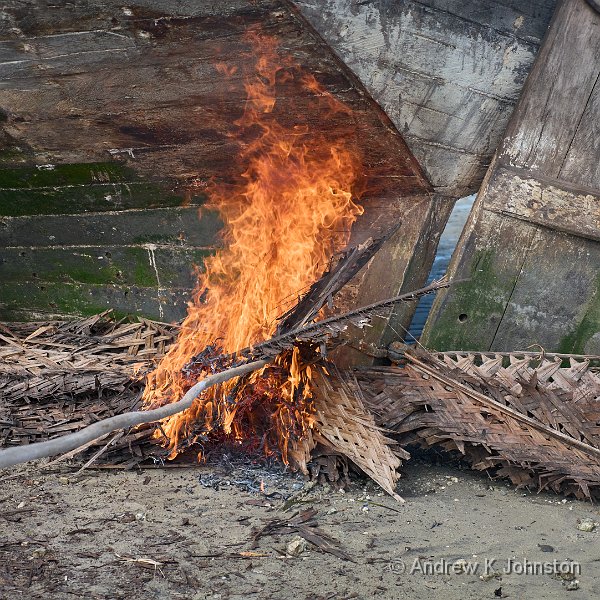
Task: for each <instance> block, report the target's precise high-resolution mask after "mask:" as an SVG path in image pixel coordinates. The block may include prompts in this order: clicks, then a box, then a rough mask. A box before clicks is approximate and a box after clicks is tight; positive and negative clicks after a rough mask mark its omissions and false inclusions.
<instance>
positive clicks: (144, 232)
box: [0, 207, 222, 248]
mask: <svg viewBox="0 0 600 600" xmlns="http://www.w3.org/2000/svg"><path fill="white" fill-rule="evenodd" d="M221 227H222V223H221V220H220V219H219V217H218V216H217V215H216V214H215V213H214V212H210V211H202V217H201V218H198V209H197V208H194V207H189V208H185V207H179V208H160V209H145V210H130V211H119V212H113V211H107V212H103V213H93V214H85V215H35V216H31V217H2V218H0V247H11V246H13V247H14V246H21V247H24V248H26V247H29V246H35V247H44V246H93V245H99V244H102V245H106V246H111V245H114V246H128V245H132V244H148V243H150V244H162V245H166V244H172V245H173V246H176V247H177V246H183V245H187V244H189V245H190V246H195V247H198V248H210V247H213V246H215V245H218V244H219V237H218V235H219V234H218V232H219V230H220V229H221Z"/></svg>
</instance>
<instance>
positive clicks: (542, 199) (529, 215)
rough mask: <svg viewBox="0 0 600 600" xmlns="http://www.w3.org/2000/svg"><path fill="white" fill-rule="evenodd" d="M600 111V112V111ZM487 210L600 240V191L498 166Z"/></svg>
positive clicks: (488, 195) (488, 192) (489, 185)
mask: <svg viewBox="0 0 600 600" xmlns="http://www.w3.org/2000/svg"><path fill="white" fill-rule="evenodd" d="M598 114H600V112H599V113H598ZM483 202H484V207H485V208H486V210H490V211H494V212H497V213H499V214H502V215H507V216H511V217H516V218H518V219H523V220H524V221H529V222H530V223H537V224H539V225H543V226H544V227H547V228H550V229H554V230H555V231H562V232H565V233H569V234H571V235H575V236H581V237H585V238H589V239H592V240H595V241H597V242H598V241H600V190H598V189H592V188H589V189H587V190H586V189H584V188H583V187H579V186H574V185H570V184H569V183H567V182H564V181H561V180H558V179H550V178H542V177H540V176H539V175H536V176H535V177H532V176H531V173H530V172H528V171H526V170H519V171H515V169H511V168H506V167H498V169H496V170H495V171H494V174H493V176H492V178H491V180H490V182H489V184H488V189H487V193H486V196H485V198H484V201H483Z"/></svg>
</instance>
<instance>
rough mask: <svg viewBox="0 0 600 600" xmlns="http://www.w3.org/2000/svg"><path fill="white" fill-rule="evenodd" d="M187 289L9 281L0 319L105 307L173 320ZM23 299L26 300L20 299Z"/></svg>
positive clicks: (1, 296)
mask: <svg viewBox="0 0 600 600" xmlns="http://www.w3.org/2000/svg"><path fill="white" fill-rule="evenodd" d="M189 294H190V291H189V289H187V288H186V289H177V288H171V289H166V288H162V287H161V288H158V287H155V288H144V287H136V286H120V285H108V286H107V285H92V284H83V283H63V282H61V283H52V282H40V283H32V282H9V283H6V284H3V285H2V286H0V320H3V321H11V320H15V319H18V318H19V316H29V317H31V318H34V319H36V318H37V319H39V318H40V317H43V318H47V317H48V316H49V315H57V316H59V317H65V316H75V315H93V314H97V313H99V312H101V311H104V310H107V309H109V308H112V309H115V314H116V315H117V316H122V315H126V314H129V315H141V316H145V317H151V318H155V319H159V320H161V321H167V322H168V321H176V320H178V319H180V318H181V317H182V315H184V314H185V307H186V304H187V301H188V299H189ZM24 299H26V302H24Z"/></svg>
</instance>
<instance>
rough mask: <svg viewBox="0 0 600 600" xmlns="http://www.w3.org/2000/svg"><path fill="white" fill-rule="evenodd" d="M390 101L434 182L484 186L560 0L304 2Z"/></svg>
mask: <svg viewBox="0 0 600 600" xmlns="http://www.w3.org/2000/svg"><path fill="white" fill-rule="evenodd" d="M296 4H298V6H299V7H300V9H301V10H302V12H303V14H304V15H305V16H306V18H307V19H308V20H309V21H310V22H311V23H312V24H313V25H314V26H315V28H316V29H317V30H318V31H319V33H320V34H321V35H322V36H323V37H324V38H325V39H326V40H327V42H329V44H330V45H331V46H332V48H333V49H334V51H335V52H336V53H337V54H338V55H339V56H340V57H341V58H342V60H344V62H346V64H348V65H349V66H350V68H351V69H352V70H353V71H354V73H355V74H356V75H357V77H358V78H359V79H360V80H361V81H362V82H363V84H364V85H365V86H366V88H367V89H368V90H369V92H370V93H371V94H372V96H373V97H374V98H375V100H377V101H378V102H379V104H380V105H381V106H382V107H383V108H384V110H385V111H386V113H387V114H388V115H389V116H390V118H391V120H392V121H393V122H394V124H395V125H396V127H397V128H398V129H399V131H401V132H402V134H403V136H404V137H405V139H406V141H407V142H408V144H409V146H410V148H411V150H412V151H413V153H414V154H415V156H416V158H417V159H418V160H419V162H420V164H421V165H422V166H423V167H424V168H425V170H426V172H427V174H428V176H429V179H430V181H431V182H432V183H433V185H434V186H435V187H436V188H438V189H439V190H440V191H443V193H445V194H448V195H466V194H468V193H472V192H474V191H476V190H477V189H478V187H479V184H480V183H481V180H482V179H483V175H484V173H485V169H486V168H487V165H488V164H489V162H490V160H491V157H492V154H493V152H494V150H495V149H496V145H497V143H498V142H499V140H500V137H501V134H502V131H503V130H504V127H505V126H506V123H507V122H508V119H509V116H510V114H511V111H512V109H513V107H514V104H515V102H516V100H517V97H518V94H519V92H520V89H521V87H522V85H523V82H524V80H525V77H526V75H527V72H528V71H529V68H530V66H531V64H532V63H533V59H534V56H535V54H536V52H537V49H538V46H539V43H540V40H541V37H542V36H543V34H544V33H545V30H546V27H547V25H548V22H549V20H550V16H551V13H552V10H553V8H554V4H555V2H554V0H539V1H537V2H527V3H517V2H511V3H508V4H507V3H505V2H503V3H498V2H492V1H485V2H480V1H477V0H469V1H466V2H464V1H458V0H426V1H418V2H417V1H404V2H394V1H391V0H384V1H382V2H376V3H375V2H360V3H356V2H352V1H351V0H325V1H323V0H297V1H296Z"/></svg>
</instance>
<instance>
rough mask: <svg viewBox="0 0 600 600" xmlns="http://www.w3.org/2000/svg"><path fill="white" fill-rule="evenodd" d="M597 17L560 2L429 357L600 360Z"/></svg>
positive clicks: (427, 335)
mask: <svg viewBox="0 0 600 600" xmlns="http://www.w3.org/2000/svg"><path fill="white" fill-rule="evenodd" d="M599 78H600V15H599V14H598V13H597V12H595V11H594V10H593V9H592V8H591V7H590V6H589V5H588V4H587V3H586V2H585V1H584V0H566V1H565V2H563V3H562V4H561V6H560V7H559V9H558V10H557V13H556V15H555V17H554V19H553V22H552V25H551V28H550V31H549V33H548V36H547V38H546V41H545V42H544V46H543V48H542V49H541V50H540V53H539V55H538V58H537V59H536V64H535V66H534V68H533V69H532V72H531V74H530V76H529V78H528V80H527V83H526V85H525V87H524V93H523V97H522V98H521V100H520V101H519V104H518V106H517V109H516V110H515V114H514V115H513V118H512V119H511V122H510V124H509V126H508V128H507V133H506V138H505V139H504V140H503V142H502V144H501V145H500V148H499V150H498V152H497V155H496V158H495V160H494V163H493V165H492V167H491V168H490V171H489V172H488V174H487V176H486V180H485V182H484V184H483V186H482V189H481V191H480V193H479V195H478V198H477V201H476V204H475V207H474V210H473V213H472V215H471V217H470V219H469V222H468V223H467V226H466V228H465V231H464V232H463V236H462V238H461V240H460V242H459V247H458V249H457V252H456V253H455V256H454V257H453V260H452V263H451V265H450V272H451V273H452V274H453V275H454V276H455V277H457V278H458V279H468V281H465V282H464V283H460V284H458V285H457V286H456V287H455V288H454V289H451V290H449V291H448V292H447V293H444V292H442V293H441V294H440V296H439V297H438V298H437V299H436V302H435V303H434V307H433V310H432V315H431V317H430V319H429V321H428V324H427V326H426V328H425V332H424V336H423V340H424V342H425V343H426V344H428V345H429V346H431V347H433V348H437V349H450V348H462V349H472V350H509V349H511V348H515V347H526V346H528V345H530V344H540V345H542V346H543V347H544V348H545V349H546V350H548V351H564V352H581V353H583V352H589V353H596V352H598V351H599V350H600V333H599V332H600V243H599V242H600V235H599V234H600V231H599V225H600V170H599V169H598V164H599V163H600V148H599V146H598V139H597V135H596V132H597V123H598V122H599V121H600V102H599V100H598V95H599V94H600V88H599V86H598V81H599Z"/></svg>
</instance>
